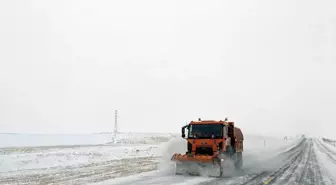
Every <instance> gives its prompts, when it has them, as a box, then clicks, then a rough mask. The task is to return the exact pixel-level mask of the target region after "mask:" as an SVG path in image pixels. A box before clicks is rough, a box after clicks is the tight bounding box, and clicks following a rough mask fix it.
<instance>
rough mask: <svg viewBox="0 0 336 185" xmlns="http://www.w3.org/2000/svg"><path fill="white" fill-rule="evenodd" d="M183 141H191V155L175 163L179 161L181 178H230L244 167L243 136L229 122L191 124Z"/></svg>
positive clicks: (188, 125)
mask: <svg viewBox="0 0 336 185" xmlns="http://www.w3.org/2000/svg"><path fill="white" fill-rule="evenodd" d="M185 129H187V130H188V132H187V135H186V134H185ZM182 137H183V138H185V139H186V140H187V152H186V153H185V154H174V155H173V156H172V159H171V160H172V161H176V174H178V175H181V174H190V175H208V176H215V177H220V176H227V175H229V176H230V175H231V174H232V173H234V171H235V170H236V169H240V168H241V167H242V165H243V159H242V152H243V141H244V136H243V133H242V132H241V130H240V129H239V128H238V127H235V125H234V122H231V121H228V120H227V118H226V119H225V120H224V121H222V120H219V121H215V120H204V121H202V120H201V119H199V120H198V121H191V122H190V123H189V124H187V125H185V126H183V127H182Z"/></svg>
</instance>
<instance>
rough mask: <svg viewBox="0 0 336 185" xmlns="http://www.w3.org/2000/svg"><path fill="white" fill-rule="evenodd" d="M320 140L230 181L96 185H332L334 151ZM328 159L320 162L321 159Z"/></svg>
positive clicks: (161, 178) (146, 178)
mask: <svg viewBox="0 0 336 185" xmlns="http://www.w3.org/2000/svg"><path fill="white" fill-rule="evenodd" d="M325 145H326V144H324V143H322V141H321V140H319V139H303V140H301V141H298V142H297V143H295V144H294V145H292V146H289V147H288V148H287V150H285V151H284V152H279V153H277V155H273V156H272V157H269V158H265V159H263V162H264V164H263V165H262V166H260V162H261V161H258V164H257V163H255V164H253V163H249V165H248V166H245V168H244V171H243V172H241V173H238V174H237V175H236V176H234V177H230V178H209V177H193V176H175V175H174V174H173V173H172V172H171V171H170V172H166V173H164V172H161V173H160V172H156V173H154V172H153V173H148V174H143V175H138V176H136V177H127V178H119V179H114V180H111V181H106V182H101V183H96V184H95V185H107V184H109V185H128V184H139V185H146V184H158V185H172V184H174V185H187V184H195V185H235V184H244V185H253V184H255V185H257V184H258V185H259V184H275V185H285V184H304V185H318V184H323V185H332V184H335V177H334V176H335V175H334V174H333V173H331V172H332V171H330V169H328V168H326V166H325V163H330V162H332V163H333V162H334V167H336V163H335V161H334V160H335V158H336V155H335V153H334V151H332V150H330V149H328V148H327V146H325ZM324 155H325V156H327V159H326V160H325V159H321V158H323V156H324Z"/></svg>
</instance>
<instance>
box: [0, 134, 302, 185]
mask: <svg viewBox="0 0 336 185" xmlns="http://www.w3.org/2000/svg"><path fill="white" fill-rule="evenodd" d="M1 137H2V138H1V147H2V148H1V149H0V179H2V180H0V183H3V184H20V183H21V184H36V183H55V184H69V183H78V184H87V183H94V182H100V183H103V184H110V183H112V182H113V183H116V182H118V181H121V180H122V178H121V177H127V179H132V178H136V176H132V175H138V174H139V173H142V174H143V173H144V172H149V171H151V172H150V173H158V174H160V173H161V174H162V173H164V174H172V173H173V167H174V166H173V163H171V162H170V157H171V156H172V155H173V154H174V153H175V152H180V153H184V152H185V150H186V148H185V147H186V142H185V140H184V139H182V138H180V136H179V134H175V135H172V134H146V133H120V134H118V135H117V138H115V140H114V142H113V143H112V135H111V134H91V135H22V134H12V135H9V134H8V135H7V134H2V135H1ZM245 137H246V142H245V152H244V158H245V164H246V166H249V165H252V164H253V162H254V164H255V163H256V162H260V163H262V162H261V161H259V160H260V159H264V158H266V156H265V151H268V153H267V156H272V155H271V154H272V153H274V154H275V153H277V152H278V151H279V150H281V149H282V148H286V147H287V148H288V147H289V146H292V145H293V143H295V142H296V141H297V139H294V140H284V139H282V138H272V137H260V136H250V135H246V136H245ZM261 154H263V155H261ZM145 174H146V173H145ZM130 176H132V178H131V177H130Z"/></svg>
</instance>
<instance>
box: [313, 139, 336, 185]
mask: <svg viewBox="0 0 336 185" xmlns="http://www.w3.org/2000/svg"><path fill="white" fill-rule="evenodd" d="M314 146H315V148H316V149H317V150H318V151H319V152H321V153H322V154H324V155H325V156H326V157H327V159H329V161H331V162H332V163H333V165H336V162H335V161H334V158H333V157H332V156H331V155H330V153H328V149H326V148H323V146H321V143H319V142H318V141H317V140H314ZM315 157H316V155H315ZM316 160H317V157H316ZM316 169H318V170H319V171H320V173H321V172H323V173H321V176H322V175H323V176H322V177H321V181H323V183H324V184H326V183H328V184H330V185H334V184H336V180H335V179H334V178H333V177H332V174H334V173H331V172H330V171H329V170H328V168H326V167H325V166H323V164H320V163H317V164H316ZM326 181H327V182H326Z"/></svg>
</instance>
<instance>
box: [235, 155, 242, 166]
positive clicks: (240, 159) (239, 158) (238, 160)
mask: <svg viewBox="0 0 336 185" xmlns="http://www.w3.org/2000/svg"><path fill="white" fill-rule="evenodd" d="M236 157H237V158H236V160H237V161H236V168H237V169H241V168H242V166H243V155H242V153H241V152H238V153H236Z"/></svg>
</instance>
